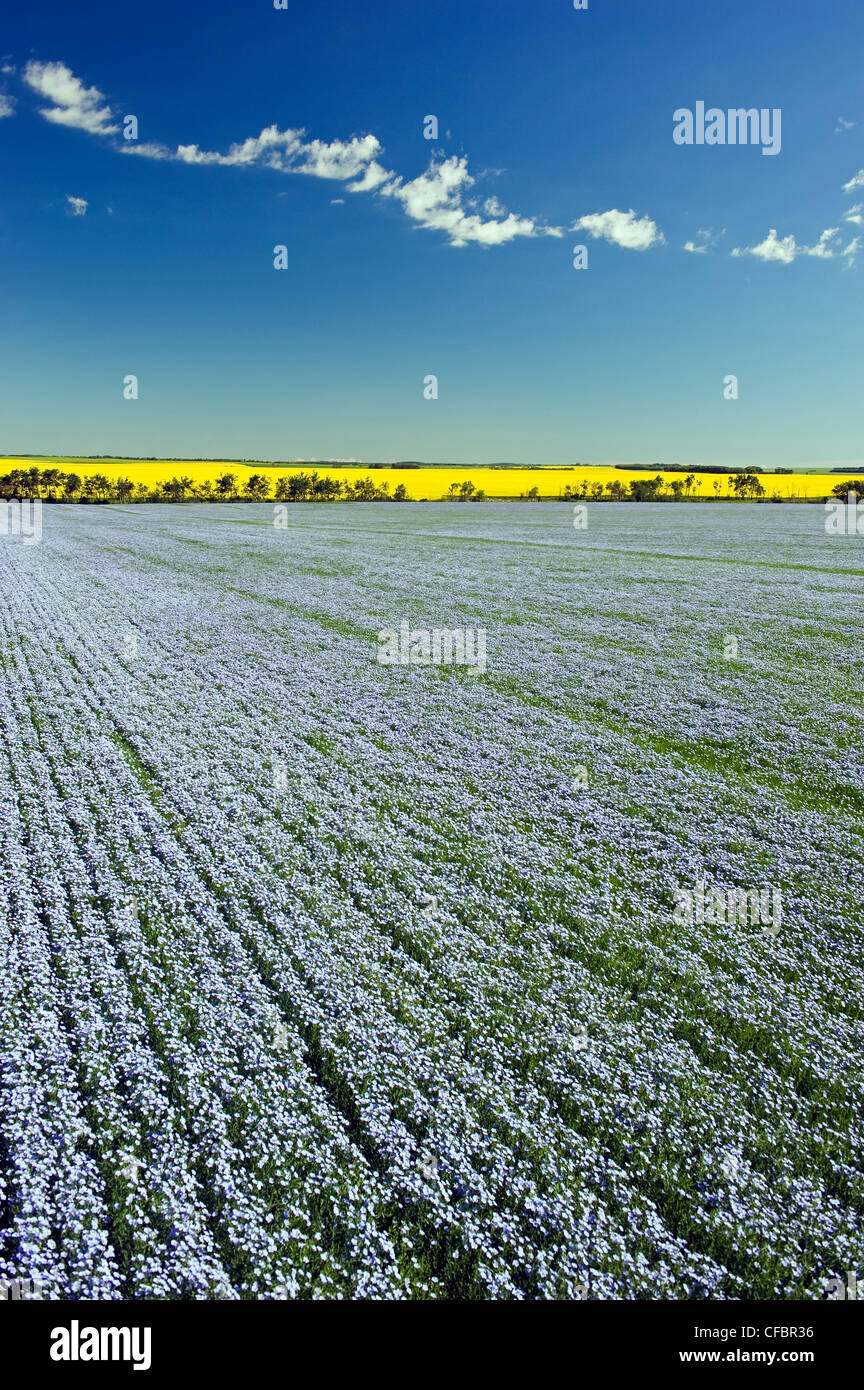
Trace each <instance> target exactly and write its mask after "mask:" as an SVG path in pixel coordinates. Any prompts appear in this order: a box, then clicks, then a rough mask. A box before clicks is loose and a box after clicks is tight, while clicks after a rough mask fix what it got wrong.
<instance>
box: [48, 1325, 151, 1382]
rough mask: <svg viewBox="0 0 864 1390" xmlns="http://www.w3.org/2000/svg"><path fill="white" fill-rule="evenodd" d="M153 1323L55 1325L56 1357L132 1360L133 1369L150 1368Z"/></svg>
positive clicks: (55, 1359)
mask: <svg viewBox="0 0 864 1390" xmlns="http://www.w3.org/2000/svg"><path fill="white" fill-rule="evenodd" d="M150 1342H151V1329H150V1328H149V1327H81V1325H80V1323H79V1322H78V1320H77V1318H73V1319H72V1322H71V1324H70V1326H69V1327H54V1328H52V1329H51V1353H50V1355H51V1360H52V1361H131V1362H132V1363H133V1364H132V1369H133V1371H149V1369H150Z"/></svg>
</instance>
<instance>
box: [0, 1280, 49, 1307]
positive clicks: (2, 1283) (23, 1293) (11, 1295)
mask: <svg viewBox="0 0 864 1390" xmlns="http://www.w3.org/2000/svg"><path fill="white" fill-rule="evenodd" d="M42 1289H43V1285H42V1284H40V1282H39V1280H38V1279H0V1303H2V1302H4V1301H9V1300H10V1299H11V1300H13V1301H15V1302H17V1301H19V1300H20V1301H21V1302H22V1303H32V1302H34V1301H35V1300H41V1299H42V1298H43V1297H44V1294H43V1293H42Z"/></svg>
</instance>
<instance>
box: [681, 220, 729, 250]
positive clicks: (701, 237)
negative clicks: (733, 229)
mask: <svg viewBox="0 0 864 1390" xmlns="http://www.w3.org/2000/svg"><path fill="white" fill-rule="evenodd" d="M720 235H721V236H725V235H726V229H725V228H724V229H723V231H722V232H721V233H720ZM696 238H697V239H696V240H694V241H685V243H684V246H683V247H682V250H684V251H690V252H691V253H692V254H693V255H694V256H704V255H705V252H706V251H708V250H709V249H710V248H711V247H712V246H716V245H717V237H716V236H715V234H714V233H713V232H711V231H706V230H705V228H704V227H700V228H699V230H698V232H697V233H696Z"/></svg>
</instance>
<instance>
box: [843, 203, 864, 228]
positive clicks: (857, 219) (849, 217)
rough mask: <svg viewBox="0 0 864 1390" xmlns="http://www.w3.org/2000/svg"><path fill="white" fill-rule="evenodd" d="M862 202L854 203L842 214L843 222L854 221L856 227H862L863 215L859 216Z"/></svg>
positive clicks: (863, 222) (863, 225) (863, 204)
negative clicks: (852, 206)
mask: <svg viewBox="0 0 864 1390" xmlns="http://www.w3.org/2000/svg"><path fill="white" fill-rule="evenodd" d="M862 208H864V203H856V204H855V206H854V208H850V209H849V211H848V212H847V213H846V215H845V216H844V218H843V220H844V222H854V223H855V225H856V227H864V217H862V216H861V209H862Z"/></svg>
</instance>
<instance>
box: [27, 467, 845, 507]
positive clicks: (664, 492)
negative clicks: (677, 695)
mask: <svg viewBox="0 0 864 1390" xmlns="http://www.w3.org/2000/svg"><path fill="white" fill-rule="evenodd" d="M827 481H828V480H827V479H826V484H827ZM695 483H696V475H695V473H688V474H687V476H686V477H684V478H671V479H669V480H668V481H667V480H666V479H665V478H663V477H662V476H661V475H660V474H659V473H658V475H657V476H656V478H634V479H632V480H631V481H630V482H628V483H624V482H621V481H620V480H618V479H617V478H616V479H615V480H614V481H613V482H611V483H606V484H605V485H604V484H603V483H590V482H589V481H588V480H587V479H586V480H584V481H582V482H579V483H573V484H568V485H567V486H566V487H565V488H564V490H563V493H562V494H561V500H563V501H565V502H601V501H603V502H661V501H664V502H669V501H673V502H677V501H682V500H683V501H687V500H688V499H691V498H692V497H693V487H694V485H695ZM724 483H725V487H726V491H725V493H724V491H723V488H724ZM711 486H712V489H713V492H714V499H715V500H717V501H729V500H730V499H737V500H739V501H745V502H746V501H755V500H757V499H758V498H760V497H765V495H766V493H765V488H764V487H763V486H762V483H761V482H760V481H759V478H758V477H757V475H756V473H755V472H753V473H750V472H741V473H734V474H731V475H729V476H728V477H726V478H725V479H720V478H715V479H714V481H713V482H712V484H711ZM849 492H854V493H856V494H857V496H858V497H861V498H864V481H862V480H860V479H854V480H849V481H846V482H842V483H837V485H836V486H835V487H834V488H832V489H831V492H830V496H832V497H840V498H842V499H843V500H844V501H845V499H846V495H847V493H849ZM697 497H698V500H700V501H711V500H712V499H711V498H710V497H706V495H705V494H704V493H698V494H697ZM0 498H3V499H5V500H12V499H13V498H14V499H17V500H23V499H28V500H36V499H39V500H41V501H43V502H78V503H81V502H83V503H104V502H269V501H273V502H410V501H412V500H413V499H412V498H411V497H409V495H408V491H407V488H406V487H405V484H404V483H399V484H398V485H397V486H396V487H395V488H394V489H393V491H392V492H391V491H390V484H389V482H383V483H375V482H373V481H372V479H371V478H358V479H356V481H354V482H349V481H347V480H344V481H343V480H342V479H340V478H331V477H327V476H322V475H321V474H319V473H318V470H317V469H313V471H312V472H311V473H306V472H300V473H280V474H278V475H277V476H276V477H275V479H274V478H272V477H267V476H266V474H264V473H251V474H250V475H249V477H248V478H246V479H245V481H244V482H242V483H240V482H239V481H238V476H237V474H236V473H223V474H221V475H220V476H219V477H218V478H215V479H213V480H212V481H211V480H209V479H208V480H206V481H205V482H199V483H196V482H195V481H194V480H193V479H192V478H189V477H187V476H186V475H185V474H184V475H182V476H181V477H179V478H177V477H174V478H169V479H168V480H167V481H166V482H160V483H153V484H151V485H148V484H147V483H136V482H133V481H132V479H131V478H124V477H119V478H108V477H106V475H105V474H104V473H90V474H88V475H87V476H85V477H81V476H80V475H79V474H78V473H64V472H63V471H62V470H61V469H59V468H38V467H35V466H34V467H32V468H14V469H13V470H12V471H11V473H5V474H3V475H2V476H0ZM771 499H772V500H780V494H779V493H777V492H774V493H772V494H771ZM422 500H424V501H425V500H426V499H425V498H424V499H422ZM441 500H442V501H447V502H485V501H488V498H487V496H486V493H485V492H484V491H483V490H482V489H481V488H477V487H476V486H475V484H474V483H472V482H469V481H465V482H463V483H451V484H450V486H449V488H448V489H447V492H446V493H445V494H444V496H443V497H442V499H441ZM510 500H516V499H510ZM518 500H519V501H523V502H539V501H540V500H541V497H540V489H539V487H532V488H530V489H529V490H528V491H527V492H524V493H522V494H521V496H520V498H519V499H518ZM810 500H812V501H814V502H815V501H821V500H823V499H821V498H815V497H814V498H812V499H810Z"/></svg>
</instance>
